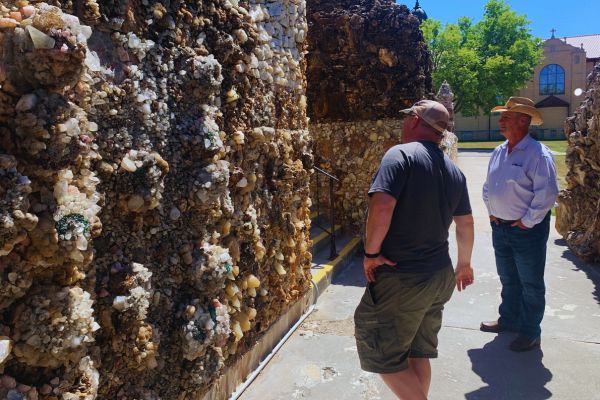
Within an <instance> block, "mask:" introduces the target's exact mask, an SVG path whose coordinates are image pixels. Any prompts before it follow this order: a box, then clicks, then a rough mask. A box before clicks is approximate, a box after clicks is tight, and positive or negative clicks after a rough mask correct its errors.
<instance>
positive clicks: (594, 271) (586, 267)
mask: <svg viewBox="0 0 600 400" xmlns="http://www.w3.org/2000/svg"><path fill="white" fill-rule="evenodd" d="M554 244H555V245H557V246H560V247H563V248H564V251H563V253H562V258H564V259H566V260H569V261H570V262H571V263H573V267H574V268H575V270H577V271H583V272H585V274H586V275H587V278H588V279H589V280H590V281H592V283H593V284H594V287H595V288H594V292H593V293H592V295H593V296H594V300H596V302H597V303H598V304H600V265H597V264H591V263H587V262H585V261H583V260H581V259H580V258H578V257H577V256H576V255H575V253H573V252H572V251H571V249H569V247H568V246H567V241H566V240H565V239H556V240H555V241H554Z"/></svg>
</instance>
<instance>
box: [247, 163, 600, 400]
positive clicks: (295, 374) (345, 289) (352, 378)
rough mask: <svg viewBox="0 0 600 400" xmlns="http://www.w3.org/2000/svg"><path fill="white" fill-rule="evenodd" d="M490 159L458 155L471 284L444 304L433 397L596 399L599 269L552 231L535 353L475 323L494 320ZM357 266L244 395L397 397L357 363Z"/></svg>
mask: <svg viewBox="0 0 600 400" xmlns="http://www.w3.org/2000/svg"><path fill="white" fill-rule="evenodd" d="M488 159H489V153H484V152H461V153H460V155H459V165H460V167H461V169H462V170H463V171H464V172H465V175H466V176H467V179H468V181H469V190H470V194H471V202H472V205H473V214H474V216H475V219H476V238H475V249H474V256H473V266H474V268H475V271H476V282H475V284H474V285H473V286H471V287H469V289H467V291H466V292H462V293H458V292H456V293H455V294H454V296H453V298H452V300H451V301H450V303H449V304H448V305H447V307H446V311H445V314H444V326H443V328H442V331H441V333H440V346H439V349H440V354H439V358H438V359H436V360H433V362H432V365H433V380H432V385H431V391H430V397H429V399H430V400H456V399H468V400H477V399H482V400H518V399H524V400H525V399H526V400H541V399H549V398H555V399H560V400H563V399H578V400H593V399H600V379H598V374H599V373H600V266H591V265H586V264H585V263H582V262H581V261H579V260H577V259H576V258H575V257H574V256H573V255H572V253H571V252H570V251H569V249H568V248H567V247H566V245H565V243H564V241H563V240H562V239H561V238H560V236H558V234H557V233H556V232H555V231H554V230H553V231H552V233H551V235H550V240H549V243H548V262H547V268H546V284H547V306H546V313H545V316H544V321H543V323H542V331H543V332H542V348H541V350H534V351H531V352H527V353H513V352H511V351H509V350H508V349H507V347H508V344H509V343H510V341H511V340H512V338H513V337H514V334H511V333H506V334H501V335H494V334H489V333H483V332H480V331H479V329H478V327H479V323H480V321H481V320H490V319H494V318H496V316H497V307H498V302H499V293H500V283H499V280H498V277H497V275H496V271H495V265H494V255H493V249H492V246H491V229H490V226H489V222H488V218H487V212H486V211H485V208H484V205H483V202H482V201H481V186H482V184H483V181H484V179H485V173H486V168H487V162H488ZM452 236H453V235H451V247H452V250H451V254H452V256H453V257H454V256H455V254H456V250H455V241H454V238H453V237H452ZM361 262H362V259H361V258H360V257H356V258H354V259H353V262H352V263H351V264H350V265H349V266H348V267H346V269H344V270H343V271H342V272H341V273H340V274H339V275H338V276H337V278H335V279H334V280H333V282H332V284H331V285H330V286H329V287H328V288H327V290H326V292H325V293H323V294H322V296H321V297H320V298H319V301H318V303H317V309H316V311H314V312H313V313H312V314H311V316H310V317H309V318H308V319H307V320H306V321H305V322H304V323H303V324H302V325H301V326H300V328H299V329H298V330H297V331H296V332H295V333H294V334H293V335H292V337H291V338H290V339H289V340H288V341H287V342H286V344H285V345H284V346H283V347H282V348H281V350H280V351H279V352H278V353H277V354H276V355H275V357H274V358H273V359H272V361H271V362H270V363H269V364H268V365H267V367H266V368H265V369H264V370H263V372H262V373H261V374H260V375H259V376H258V378H257V379H256V380H255V381H254V382H253V383H252V385H250V387H249V388H248V389H247V390H246V391H245V392H244V394H242V396H241V397H240V398H241V399H243V400H259V399H260V400H271V399H274V400H275V399H315V400H316V399H319V400H333V399H336V400H337V399H348V400H350V399H353V400H354V399H369V400H375V399H381V400H392V399H394V398H395V397H394V396H393V394H392V393H391V392H390V391H389V390H388V389H387V388H386V387H385V385H383V383H382V382H381V380H380V378H379V377H378V376H377V375H374V374H370V373H366V372H363V371H361V370H360V368H359V364H358V358H357V355H356V345H355V342H354V336H353V334H354V332H353V330H354V328H353V321H352V315H353V313H354V308H355V307H356V305H357V303H358V301H359V299H360V297H361V296H362V293H363V290H364V284H365V280H364V277H363V274H362V266H361Z"/></svg>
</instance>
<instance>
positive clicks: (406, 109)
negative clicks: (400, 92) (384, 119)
mask: <svg viewBox="0 0 600 400" xmlns="http://www.w3.org/2000/svg"><path fill="white" fill-rule="evenodd" d="M414 111H415V109H414V108H413V107H410V108H405V109H404V110H400V111H398V112H399V113H400V114H410V113H411V112H414Z"/></svg>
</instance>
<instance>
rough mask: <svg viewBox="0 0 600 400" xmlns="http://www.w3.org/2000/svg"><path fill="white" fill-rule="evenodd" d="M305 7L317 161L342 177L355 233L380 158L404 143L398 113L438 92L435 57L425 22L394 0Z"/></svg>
mask: <svg viewBox="0 0 600 400" xmlns="http://www.w3.org/2000/svg"><path fill="white" fill-rule="evenodd" d="M307 8H308V26H309V29H308V44H309V53H308V56H307V61H308V65H307V79H308V90H307V96H308V100H309V101H308V114H309V117H310V126H309V129H310V132H311V136H312V137H313V138H314V141H315V150H314V154H315V163H316V165H318V166H320V167H321V168H323V169H325V170H327V171H328V172H330V173H332V174H333V175H335V176H337V177H338V178H339V179H340V181H341V182H340V183H339V184H338V185H337V186H336V207H338V213H337V214H338V215H339V216H340V218H341V219H342V222H343V225H344V226H346V227H350V228H351V229H352V230H355V231H357V230H360V226H361V224H362V223H363V220H364V214H365V211H366V208H367V196H366V192H367V189H368V187H369V184H370V182H371V178H372V176H373V174H374V173H375V171H376V170H377V167H378V166H379V162H380V160H381V157H382V156H383V154H384V153H385V151H386V150H387V149H389V148H390V147H391V146H393V145H395V144H397V143H398V142H399V141H400V137H401V130H402V121H401V120H400V119H398V111H399V110H401V109H403V108H407V107H409V106H411V105H412V104H413V103H414V102H415V101H417V100H420V99H422V98H426V97H432V94H431V93H430V92H431V90H432V86H431V85H432V83H431V60H430V55H429V52H428V51H427V46H426V44H425V42H424V41H423V36H422V33H421V30H420V28H419V20H418V19H417V18H416V17H415V16H413V15H412V14H411V13H410V11H409V10H408V8H407V7H406V6H405V5H397V4H395V3H394V2H393V1H392V0H359V1H351V0H307ZM320 195H321V196H320V197H321V198H320V199H319V201H321V202H323V203H325V204H326V202H327V192H326V191H325V190H321V191H320Z"/></svg>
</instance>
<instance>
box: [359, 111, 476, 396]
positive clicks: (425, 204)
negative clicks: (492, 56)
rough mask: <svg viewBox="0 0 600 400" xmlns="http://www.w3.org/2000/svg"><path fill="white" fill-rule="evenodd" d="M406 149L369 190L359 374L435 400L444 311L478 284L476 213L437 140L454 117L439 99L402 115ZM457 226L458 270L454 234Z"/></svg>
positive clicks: (389, 159) (389, 160)
mask: <svg viewBox="0 0 600 400" xmlns="http://www.w3.org/2000/svg"><path fill="white" fill-rule="evenodd" d="M401 114H402V115H403V116H404V122H403V128H402V140H401V142H402V144H399V145H396V146H394V147H392V148H391V149H390V150H388V151H387V152H386V154H385V156H384V157H383V159H382V161H381V164H380V166H379V170H378V171H377V173H376V174H375V176H374V178H373V181H372V183H371V187H370V189H369V196H370V200H369V212H368V217H367V224H366V237H365V243H364V250H365V255H364V261H363V268H364V272H365V276H366V278H367V281H368V283H367V288H366V290H365V293H364V295H363V297H362V299H361V302H360V304H359V305H358V307H357V308H356V311H355V314H354V321H355V336H356V344H357V349H358V355H359V359H360V363H361V368H362V369H363V370H365V371H369V372H373V373H378V374H380V375H381V377H382V379H383V381H384V382H385V383H386V385H387V386H388V387H389V388H390V389H391V390H392V391H393V392H394V393H395V394H396V396H398V397H399V398H403V399H405V398H406V399H422V400H425V399H427V396H428V392H429V384H430V381H431V366H430V363H429V359H430V358H435V357H437V343H438V339H437V334H438V332H439V330H440V327H441V324H442V309H443V308H444V304H445V303H446V302H447V301H448V300H449V299H450V296H451V295H452V292H453V290H454V287H455V286H456V287H457V288H458V290H459V291H460V290H463V289H464V288H466V287H467V286H469V285H470V284H471V283H473V270H472V268H471V251H472V248H473V217H472V215H471V205H470V203H469V195H468V192H467V184H466V179H465V177H464V175H463V174H462V172H461V171H460V170H459V169H458V167H456V165H454V163H453V162H452V161H451V160H450V159H449V158H448V157H447V156H445V155H444V153H443V152H442V151H441V150H440V148H439V143H440V141H441V139H442V136H443V134H444V132H445V130H446V128H447V126H448V118H449V117H448V111H447V110H446V108H445V107H444V106H443V105H442V104H440V103H438V102H436V101H431V100H421V101H419V102H417V103H415V104H414V105H413V106H412V107H410V108H408V109H405V110H402V111H401ZM453 220H454V222H455V223H456V237H457V242H458V263H457V266H456V269H454V268H453V267H452V261H451V260H450V256H449V252H448V228H449V227H450V224H451V223H452V221H453Z"/></svg>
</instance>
